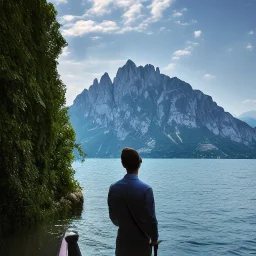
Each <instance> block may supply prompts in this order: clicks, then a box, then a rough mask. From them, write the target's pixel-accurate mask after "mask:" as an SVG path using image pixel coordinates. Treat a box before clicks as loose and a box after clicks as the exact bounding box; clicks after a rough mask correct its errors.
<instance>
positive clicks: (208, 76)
mask: <svg viewBox="0 0 256 256" xmlns="http://www.w3.org/2000/svg"><path fill="white" fill-rule="evenodd" d="M215 77H216V76H214V75H212V74H205V75H204V78H206V79H209V80H211V79H213V78H215Z"/></svg>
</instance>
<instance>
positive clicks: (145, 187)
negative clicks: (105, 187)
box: [110, 178, 152, 190]
mask: <svg viewBox="0 0 256 256" xmlns="http://www.w3.org/2000/svg"><path fill="white" fill-rule="evenodd" d="M134 181H135V182H136V185H139V187H140V188H142V189H143V190H148V189H152V188H151V186H150V185H148V184H147V183H145V182H143V181H141V180H140V179H137V180H134ZM124 184H126V185H127V183H126V181H125V178H122V179H121V180H118V181H117V182H115V183H113V184H111V185H110V189H111V190H114V189H116V188H120V186H122V185H124ZM133 184H134V183H133ZM129 185H132V184H129ZM129 185H128V186H129Z"/></svg>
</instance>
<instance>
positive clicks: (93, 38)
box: [91, 36, 102, 41]
mask: <svg viewBox="0 0 256 256" xmlns="http://www.w3.org/2000/svg"><path fill="white" fill-rule="evenodd" d="M101 38H102V37H100V36H91V39H92V40H93V41H95V40H99V39H101Z"/></svg>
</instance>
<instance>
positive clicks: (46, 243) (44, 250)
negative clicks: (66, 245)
mask: <svg viewBox="0 0 256 256" xmlns="http://www.w3.org/2000/svg"><path fill="white" fill-rule="evenodd" d="M71 221H72V220H58V221H51V222H48V223H43V224H40V225H38V226H36V227H30V228H22V229H21V230H19V231H17V232H15V233H14V234H12V235H10V236H9V237H6V238H4V239H3V240H1V241H0V255H3V256H30V255H31V256H34V255H36V256H45V255H49V256H50V255H57V254H58V251H59V247H60V243H61V240H62V237H63V235H64V233H65V231H66V229H67V227H68V225H69V224H70V222H71Z"/></svg>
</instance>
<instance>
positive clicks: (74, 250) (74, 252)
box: [58, 231, 82, 256]
mask: <svg viewBox="0 0 256 256" xmlns="http://www.w3.org/2000/svg"><path fill="white" fill-rule="evenodd" d="M78 238H79V235H78V233H77V232H76V231H67V232H66V233H65V235H64V237H63V239H62V242H61V246H60V250H59V254H58V256H82V254H81V252H80V249H79V246H78V243H77V242H78Z"/></svg>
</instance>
